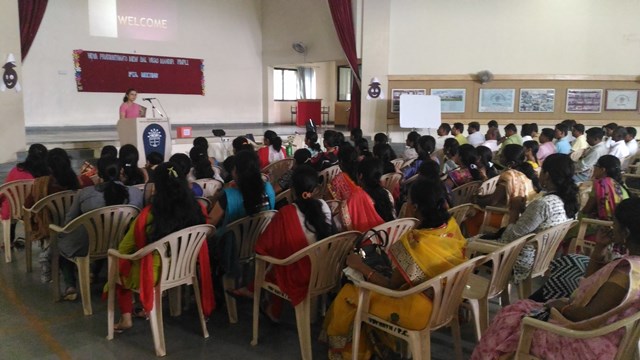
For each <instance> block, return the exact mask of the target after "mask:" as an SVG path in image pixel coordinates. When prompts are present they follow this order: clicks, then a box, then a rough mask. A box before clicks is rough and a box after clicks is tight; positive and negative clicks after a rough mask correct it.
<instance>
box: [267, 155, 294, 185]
mask: <svg viewBox="0 0 640 360" xmlns="http://www.w3.org/2000/svg"><path fill="white" fill-rule="evenodd" d="M293 164H295V159H282V160H278V161H275V162H272V163H271V164H269V165H267V166H265V167H264V168H262V170H260V172H261V173H263V174H267V175H268V176H269V182H271V185H273V186H275V184H277V183H278V180H279V179H280V178H281V177H282V175H284V174H285V173H286V172H287V171H289V170H290V169H291V168H292V167H293Z"/></svg>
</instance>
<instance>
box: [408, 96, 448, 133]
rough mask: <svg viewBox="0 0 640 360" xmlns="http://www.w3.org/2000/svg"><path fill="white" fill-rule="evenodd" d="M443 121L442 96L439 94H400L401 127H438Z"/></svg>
mask: <svg viewBox="0 0 640 360" xmlns="http://www.w3.org/2000/svg"><path fill="white" fill-rule="evenodd" d="M441 123H442V110H441V108H440V97H439V96H437V95H409V94H403V95H401V96H400V127H401V128H405V129H406V128H413V129H437V128H438V127H440V124H441Z"/></svg>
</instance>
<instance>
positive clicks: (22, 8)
mask: <svg viewBox="0 0 640 360" xmlns="http://www.w3.org/2000/svg"><path fill="white" fill-rule="evenodd" d="M47 2H48V0H18V13H19V15H20V46H21V48H22V60H23V61H24V58H26V57H27V53H28V52H29V49H30V48H31V44H33V40H34V39H35V38H36V34H37V33H38V28H40V23H41V22H42V18H43V17H44V11H45V9H46V8H47Z"/></svg>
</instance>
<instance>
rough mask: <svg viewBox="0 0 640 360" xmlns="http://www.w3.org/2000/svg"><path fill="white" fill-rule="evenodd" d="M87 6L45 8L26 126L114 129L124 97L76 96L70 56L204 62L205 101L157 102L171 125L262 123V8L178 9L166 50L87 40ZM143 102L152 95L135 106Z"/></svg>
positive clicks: (232, 4) (209, 1) (217, 2)
mask: <svg viewBox="0 0 640 360" xmlns="http://www.w3.org/2000/svg"><path fill="white" fill-rule="evenodd" d="M14 2H15V1H13V2H11V3H14ZM87 6H88V5H87V1H86V0H56V1H50V2H49V5H48V7H47V11H46V14H45V16H44V19H43V21H42V25H41V27H40V30H39V32H38V35H37V37H36V39H35V41H34V44H33V46H32V48H31V50H30V52H29V56H28V57H27V59H26V62H25V64H24V76H23V78H24V83H23V86H24V104H25V106H24V108H25V117H26V124H27V126H65V125H79V126H87V125H102V124H104V125H114V124H115V122H116V120H117V117H118V107H119V106H120V103H121V101H122V96H123V94H119V93H79V92H77V91H76V84H75V80H74V69H73V58H72V51H73V50H74V49H85V50H96V51H112V52H124V53H133V52H136V53H139V54H150V55H164V56H181V57H190V58H201V59H204V64H205V84H206V88H205V94H206V95H204V96H199V95H169V94H158V95H157V97H158V98H160V99H161V101H162V104H163V105H164V107H165V109H166V111H167V112H168V114H169V116H170V117H171V119H172V121H173V123H242V122H248V123H255V122H260V121H261V120H262V118H263V109H262V91H263V87H262V76H263V74H262V34H261V1H260V0H233V1H230V0H190V1H180V6H179V7H178V9H179V14H178V23H179V24H178V26H179V30H178V35H177V37H176V38H177V40H176V41H171V42H156V41H141V40H127V39H112V38H100V37H90V36H89V34H88V32H89V24H88V17H87ZM3 36H5V35H4V33H3ZM147 96H152V97H155V94H141V96H139V98H141V97H147ZM138 101H140V99H139V100H138Z"/></svg>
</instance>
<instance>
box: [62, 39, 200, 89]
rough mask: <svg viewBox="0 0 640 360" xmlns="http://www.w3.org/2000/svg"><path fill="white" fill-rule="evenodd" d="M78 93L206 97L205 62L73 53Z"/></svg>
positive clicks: (86, 51) (186, 59) (102, 53)
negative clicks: (136, 93)
mask: <svg viewBox="0 0 640 360" xmlns="http://www.w3.org/2000/svg"><path fill="white" fill-rule="evenodd" d="M73 60H74V68H75V76H76V85H77V89H78V91H79V92H118V93H122V92H125V91H126V90H127V89H129V88H134V89H136V90H137V91H138V92H143V93H155V94H190V95H204V90H205V88H204V62H203V60H202V59H190V58H183V57H167V56H155V55H142V54H123V53H109V52H99V51H89V50H74V51H73Z"/></svg>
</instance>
